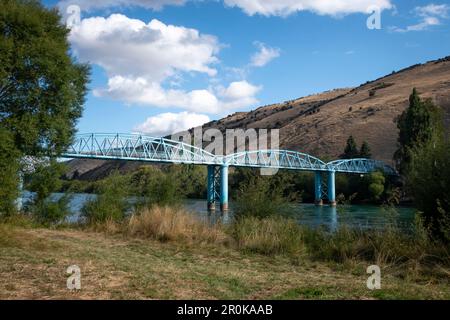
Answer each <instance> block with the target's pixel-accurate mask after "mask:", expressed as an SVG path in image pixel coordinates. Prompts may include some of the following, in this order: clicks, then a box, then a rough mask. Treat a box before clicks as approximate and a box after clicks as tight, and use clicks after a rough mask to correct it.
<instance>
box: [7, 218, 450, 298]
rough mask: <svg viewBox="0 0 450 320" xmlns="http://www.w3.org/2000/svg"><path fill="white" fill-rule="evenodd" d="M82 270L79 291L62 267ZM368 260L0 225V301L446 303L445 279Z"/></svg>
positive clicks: (449, 292) (448, 294)
mask: <svg viewBox="0 0 450 320" xmlns="http://www.w3.org/2000/svg"><path fill="white" fill-rule="evenodd" d="M73 264H76V265H78V266H79V267H80V268H81V284H82V289H81V291H77V292H71V291H69V290H68V289H67V287H66V279H67V276H68V275H67V274H66V269H67V267H68V266H70V265H73ZM369 264H370V263H363V264H361V263H355V264H354V265H353V266H352V268H342V266H341V265H339V264H336V265H333V264H327V263H324V262H312V261H310V260H308V259H304V260H301V261H300V262H299V263H298V264H292V263H291V261H290V260H289V259H288V258H286V257H283V256H277V257H273V256H264V255H255V254H246V253H243V252H240V251H237V250H234V249H232V248H227V247H224V246H218V245H214V244H203V245H195V246H183V245H181V244H180V243H179V242H174V241H171V242H164V243H162V242H160V241H156V240H152V239H139V238H125V237H122V236H120V235H108V234H105V233H98V232H89V231H82V230H73V229H72V230H70V229H65V230H49V229H34V228H24V227H15V226H10V225H4V224H0V299H24V298H25V299H273V298H276V299H377V298H378V299H449V298H450V290H449V284H448V281H444V280H443V279H440V280H439V279H434V280H427V281H424V282H417V281H411V280H410V279H403V278H399V277H397V276H394V275H392V273H391V272H390V270H389V269H385V268H382V290H379V291H370V290H368V289H367V288H366V280H367V277H368V275H367V274H366V273H365V269H366V268H367V266H368V265H369Z"/></svg>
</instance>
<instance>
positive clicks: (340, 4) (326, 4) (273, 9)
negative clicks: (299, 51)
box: [224, 0, 393, 16]
mask: <svg viewBox="0 0 450 320" xmlns="http://www.w3.org/2000/svg"><path fill="white" fill-rule="evenodd" d="M224 2H225V4H226V5H227V6H230V7H238V8H241V9H242V10H243V11H244V12H245V13H247V14H248V15H251V16H252V15H255V14H260V15H263V16H288V15H290V14H293V13H295V12H299V11H311V12H314V13H317V14H320V15H331V16H338V15H345V14H350V13H366V12H367V9H368V8H369V7H371V6H377V7H379V8H380V9H381V10H384V9H392V8H393V5H392V3H391V0H224Z"/></svg>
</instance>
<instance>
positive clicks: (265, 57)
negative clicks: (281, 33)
mask: <svg viewBox="0 0 450 320" xmlns="http://www.w3.org/2000/svg"><path fill="white" fill-rule="evenodd" d="M255 45H256V46H257V47H258V48H259V51H258V52H257V53H255V54H254V55H253V56H252V58H251V62H250V65H251V66H252V67H264V66H265V65H266V64H268V63H269V62H270V61H272V60H273V59H275V58H278V57H279V56H280V49H279V48H271V47H268V46H266V45H265V44H264V43H261V42H255Z"/></svg>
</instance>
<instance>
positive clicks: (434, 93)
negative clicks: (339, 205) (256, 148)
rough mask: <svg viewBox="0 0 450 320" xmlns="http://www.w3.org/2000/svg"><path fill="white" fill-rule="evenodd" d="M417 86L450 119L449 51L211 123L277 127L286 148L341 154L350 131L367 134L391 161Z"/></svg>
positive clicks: (448, 121) (361, 137)
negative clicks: (345, 85) (359, 82)
mask: <svg viewBox="0 0 450 320" xmlns="http://www.w3.org/2000/svg"><path fill="white" fill-rule="evenodd" d="M414 87H416V88H417V89H418V91H419V93H420V95H421V97H423V98H431V99H433V100H434V101H435V103H437V104H438V105H440V106H441V107H442V108H443V109H444V111H445V117H446V126H447V128H448V127H449V124H450V57H447V58H445V59H441V60H437V61H431V62H428V63H426V64H423V65H416V66H413V67H409V68H407V69H404V70H402V71H399V72H396V73H393V74H391V75H388V76H386V77H383V78H380V79H377V80H375V81H371V82H367V83H365V84H363V85H361V86H359V87H357V88H348V89H337V90H333V91H329V92H325V93H321V94H317V95H312V96H308V97H305V98H300V99H297V100H293V101H287V102H284V103H281V104H274V105H269V106H264V107H261V108H258V109H256V110H254V111H251V112H240V113H236V114H233V115H231V116H229V117H227V118H224V119H222V120H219V121H217V122H216V121H215V122H211V123H209V124H207V125H206V127H215V128H219V129H220V130H224V129H228V128H278V129H280V144H281V147H282V148H283V149H291V150H296V151H302V152H306V153H310V154H312V155H315V156H318V157H329V158H337V157H338V156H339V155H340V154H341V153H342V151H343V149H344V147H345V143H346V140H347V138H348V136H349V135H353V136H354V137H355V139H356V140H357V142H358V144H359V145H360V144H361V143H362V141H363V140H367V141H368V142H369V145H370V146H371V149H372V153H373V157H374V158H376V159H379V160H384V161H388V162H390V161H391V159H392V156H393V154H394V152H395V150H396V140H397V135H398V131H397V127H396V124H395V119H396V118H397V117H398V116H399V115H400V114H401V113H402V112H403V111H404V110H405V108H406V107H407V106H408V98H409V95H410V93H411V91H412V89H413V88H414Z"/></svg>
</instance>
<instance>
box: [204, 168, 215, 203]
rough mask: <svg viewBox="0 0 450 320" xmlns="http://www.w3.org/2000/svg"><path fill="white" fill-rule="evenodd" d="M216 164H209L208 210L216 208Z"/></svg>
mask: <svg viewBox="0 0 450 320" xmlns="http://www.w3.org/2000/svg"><path fill="white" fill-rule="evenodd" d="M215 170H216V168H215V166H211V165H209V166H208V185H207V190H206V193H207V196H206V198H207V201H208V211H215V210H216V179H215Z"/></svg>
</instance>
